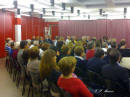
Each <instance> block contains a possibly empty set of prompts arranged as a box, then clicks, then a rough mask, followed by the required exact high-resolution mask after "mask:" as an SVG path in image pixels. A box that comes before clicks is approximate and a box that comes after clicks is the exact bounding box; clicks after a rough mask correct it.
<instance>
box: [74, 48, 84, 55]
mask: <svg viewBox="0 0 130 97" xmlns="http://www.w3.org/2000/svg"><path fill="white" fill-rule="evenodd" d="M74 54H75V55H76V56H81V57H83V56H84V48H83V47H82V46H77V47H75V49H74Z"/></svg>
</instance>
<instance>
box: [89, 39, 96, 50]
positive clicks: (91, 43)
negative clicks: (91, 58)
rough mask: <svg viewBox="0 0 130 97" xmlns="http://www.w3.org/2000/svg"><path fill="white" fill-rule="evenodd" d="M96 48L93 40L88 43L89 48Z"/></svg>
mask: <svg viewBox="0 0 130 97" xmlns="http://www.w3.org/2000/svg"><path fill="white" fill-rule="evenodd" d="M94 48H95V44H94V42H93V41H89V42H88V44H87V49H89V50H92V49H94Z"/></svg>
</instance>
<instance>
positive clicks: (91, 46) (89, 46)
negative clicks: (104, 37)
mask: <svg viewBox="0 0 130 97" xmlns="http://www.w3.org/2000/svg"><path fill="white" fill-rule="evenodd" d="M94 53H95V46H94V42H93V41H89V42H88V44H87V51H86V60H89V59H91V58H93V57H94Z"/></svg>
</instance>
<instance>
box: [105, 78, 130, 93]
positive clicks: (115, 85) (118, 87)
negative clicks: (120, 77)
mask: <svg viewBox="0 0 130 97" xmlns="http://www.w3.org/2000/svg"><path fill="white" fill-rule="evenodd" d="M105 86H106V88H107V89H109V90H112V91H114V92H116V93H120V94H127V93H128V90H126V89H125V88H124V86H123V85H122V84H120V83H119V82H117V81H113V80H110V79H105Z"/></svg>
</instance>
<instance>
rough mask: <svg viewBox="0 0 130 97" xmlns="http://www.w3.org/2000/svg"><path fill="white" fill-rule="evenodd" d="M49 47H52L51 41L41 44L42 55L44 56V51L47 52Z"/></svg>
mask: <svg viewBox="0 0 130 97" xmlns="http://www.w3.org/2000/svg"><path fill="white" fill-rule="evenodd" d="M49 47H50V44H49V43H43V44H42V45H41V47H40V53H39V55H40V57H42V56H43V54H44V52H45V51H46V50H47V49H49Z"/></svg>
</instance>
